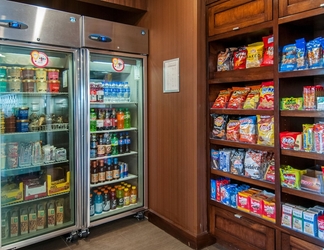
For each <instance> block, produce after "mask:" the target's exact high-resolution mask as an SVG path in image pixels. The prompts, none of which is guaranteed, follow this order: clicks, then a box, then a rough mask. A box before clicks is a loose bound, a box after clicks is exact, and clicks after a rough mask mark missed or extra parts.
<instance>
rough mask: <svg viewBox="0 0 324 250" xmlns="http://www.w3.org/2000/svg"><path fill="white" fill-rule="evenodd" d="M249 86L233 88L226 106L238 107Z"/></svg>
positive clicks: (240, 106)
mask: <svg viewBox="0 0 324 250" xmlns="http://www.w3.org/2000/svg"><path fill="white" fill-rule="evenodd" d="M249 91H250V89H249V88H235V89H233V93H232V95H231V97H230V99H229V101H228V105H227V108H230V109H240V108H242V106H243V103H244V102H245V99H246V96H247V95H248V93H249Z"/></svg>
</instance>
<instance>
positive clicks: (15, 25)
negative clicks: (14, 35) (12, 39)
mask: <svg viewBox="0 0 324 250" xmlns="http://www.w3.org/2000/svg"><path fill="white" fill-rule="evenodd" d="M0 26H2V27H5V28H12V29H21V30H23V29H28V25H27V24H25V23H22V22H19V21H15V20H0Z"/></svg>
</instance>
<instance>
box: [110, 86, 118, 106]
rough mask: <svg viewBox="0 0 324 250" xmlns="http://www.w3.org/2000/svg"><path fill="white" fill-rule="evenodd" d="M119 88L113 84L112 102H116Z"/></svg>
mask: <svg viewBox="0 0 324 250" xmlns="http://www.w3.org/2000/svg"><path fill="white" fill-rule="evenodd" d="M116 89H117V86H116V82H114V81H113V82H111V100H110V101H111V102H116V99H117V90H116Z"/></svg>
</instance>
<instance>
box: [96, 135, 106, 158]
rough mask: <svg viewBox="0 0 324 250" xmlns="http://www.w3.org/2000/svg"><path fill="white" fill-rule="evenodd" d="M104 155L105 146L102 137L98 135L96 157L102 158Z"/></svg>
mask: <svg viewBox="0 0 324 250" xmlns="http://www.w3.org/2000/svg"><path fill="white" fill-rule="evenodd" d="M105 155H106V145H105V144H104V143H103V137H102V135H99V140H98V143H97V156H98V157H102V156H105Z"/></svg>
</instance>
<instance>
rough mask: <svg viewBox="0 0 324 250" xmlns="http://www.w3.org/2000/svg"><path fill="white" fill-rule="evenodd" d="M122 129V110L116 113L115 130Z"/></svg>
mask: <svg viewBox="0 0 324 250" xmlns="http://www.w3.org/2000/svg"><path fill="white" fill-rule="evenodd" d="M123 128H124V112H123V109H119V111H118V112H117V129H123Z"/></svg>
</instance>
